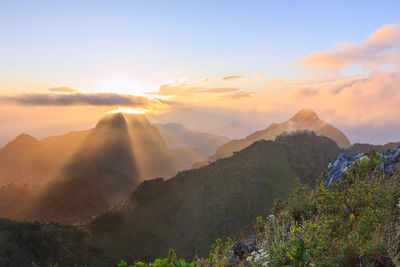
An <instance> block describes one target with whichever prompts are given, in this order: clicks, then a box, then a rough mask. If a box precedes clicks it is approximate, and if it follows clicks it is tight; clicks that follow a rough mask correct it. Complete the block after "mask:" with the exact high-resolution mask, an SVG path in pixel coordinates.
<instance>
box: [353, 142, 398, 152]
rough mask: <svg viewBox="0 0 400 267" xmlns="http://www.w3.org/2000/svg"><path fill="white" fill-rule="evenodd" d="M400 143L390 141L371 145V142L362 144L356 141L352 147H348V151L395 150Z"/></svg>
mask: <svg viewBox="0 0 400 267" xmlns="http://www.w3.org/2000/svg"><path fill="white" fill-rule="evenodd" d="M398 145H400V142H390V143H387V144H384V145H371V144H360V143H355V144H353V145H352V146H351V147H350V148H348V149H346V152H347V153H352V152H354V153H366V152H369V151H371V150H372V151H382V150H386V149H390V150H393V149H394V148H395V147H396V146H398Z"/></svg>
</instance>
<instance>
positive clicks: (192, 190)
mask: <svg viewBox="0 0 400 267" xmlns="http://www.w3.org/2000/svg"><path fill="white" fill-rule="evenodd" d="M339 152H340V149H339V148H338V147H337V145H336V143H335V142H333V141H332V140H330V139H328V138H326V137H321V136H316V135H315V134H313V133H310V132H307V133H298V134H296V135H290V136H284V137H282V138H278V139H277V140H276V141H275V142H273V141H265V140H263V141H258V142H256V143H254V144H253V145H251V146H249V147H248V148H246V149H244V150H242V151H240V152H238V153H236V154H235V155H234V156H232V157H229V158H226V159H222V160H218V161H217V162H214V163H212V164H210V165H208V166H205V167H202V168H199V169H194V170H189V171H184V172H180V173H179V174H178V175H176V176H175V177H173V178H171V179H169V180H163V179H154V180H150V181H145V182H143V183H142V184H140V185H139V187H138V188H137V190H136V191H135V192H134V193H133V195H132V196H131V198H129V199H128V200H126V201H124V202H121V203H120V204H119V205H117V206H114V207H113V208H111V209H109V210H107V211H106V212H104V213H103V214H101V215H99V216H96V217H94V218H93V219H91V220H89V221H88V222H87V223H86V224H85V227H87V228H88V229H89V230H90V232H91V233H92V240H93V242H95V243H96V244H99V245H101V246H102V247H103V248H104V251H105V254H106V256H107V257H109V258H110V262H114V263H115V262H118V261H119V260H120V259H134V260H142V261H145V262H151V261H153V260H154V259H155V258H157V257H159V256H160V255H166V254H167V253H168V249H169V248H173V249H175V251H176V252H177V254H178V255H181V256H182V257H184V258H185V259H193V257H194V256H195V255H198V256H200V257H206V256H207V253H208V251H209V249H210V246H211V244H212V243H213V242H214V241H215V240H216V239H217V238H222V239H226V238H227V237H228V236H231V237H233V238H235V239H239V238H240V237H242V236H246V235H248V233H249V231H250V230H251V225H252V222H253V221H254V220H255V218H256V217H257V215H259V214H266V213H267V212H268V211H269V210H270V208H271V207H272V206H273V204H274V200H275V199H277V198H282V199H287V197H288V196H289V195H290V193H291V192H292V190H293V189H294V188H295V185H296V178H299V179H300V181H301V182H303V183H306V184H315V177H317V176H318V175H319V174H320V173H321V172H322V171H323V170H324V169H325V168H326V166H327V165H328V162H329V160H332V159H334V158H335V157H336V156H337V155H338V154H339Z"/></svg>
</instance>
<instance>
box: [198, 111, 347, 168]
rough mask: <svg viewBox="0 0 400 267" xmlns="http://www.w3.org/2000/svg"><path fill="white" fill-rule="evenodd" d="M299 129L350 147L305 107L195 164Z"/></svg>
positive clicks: (341, 137) (336, 131) (227, 145)
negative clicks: (285, 119)
mask: <svg viewBox="0 0 400 267" xmlns="http://www.w3.org/2000/svg"><path fill="white" fill-rule="evenodd" d="M298 130H308V131H314V132H315V133H316V134H317V135H321V136H326V137H328V138H330V139H332V140H334V141H335V142H336V143H337V144H338V146H339V147H341V148H347V147H350V145H351V144H350V141H349V140H348V139H347V137H346V136H345V135H344V134H343V133H342V132H341V131H340V130H338V129H337V128H335V127H333V126H332V125H330V124H328V123H326V122H324V121H322V120H320V119H319V118H318V115H317V114H316V113H315V112H314V111H313V110H311V109H303V110H301V111H299V112H298V113H296V114H295V115H294V116H293V117H291V118H290V119H289V120H287V121H285V122H282V123H273V124H271V125H270V126H269V127H268V128H266V129H264V130H261V131H257V132H254V133H252V134H250V135H249V136H247V137H246V138H243V139H236V140H232V141H230V142H228V143H226V144H224V145H222V146H221V147H219V148H218V149H217V152H216V153H215V154H214V155H213V156H211V157H209V158H208V160H207V161H205V162H199V163H197V164H195V165H194V166H195V167H199V166H204V165H206V164H207V163H208V162H213V161H215V160H217V159H221V158H224V157H229V156H230V155H232V153H233V152H235V151H239V150H241V149H243V148H245V147H247V146H249V145H251V144H252V143H254V142H255V141H258V140H274V139H275V138H276V137H277V136H278V135H280V134H282V133H284V132H288V133H289V132H293V131H298Z"/></svg>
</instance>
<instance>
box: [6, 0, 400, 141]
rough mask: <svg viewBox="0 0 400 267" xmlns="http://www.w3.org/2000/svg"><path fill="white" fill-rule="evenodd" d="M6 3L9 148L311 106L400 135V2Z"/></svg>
mask: <svg viewBox="0 0 400 267" xmlns="http://www.w3.org/2000/svg"><path fill="white" fill-rule="evenodd" d="M348 2H349V1H331V2H330V3H328V2H327V1H275V2H272V1H18V0H17V1H7V0H0V36H1V39H0V40H1V42H0V125H1V126H0V146H2V145H4V144H5V143H7V142H9V141H10V140H12V139H13V138H14V137H15V136H17V135H18V134H20V133H29V134H32V135H34V136H35V137H38V138H42V137H45V136H49V135H54V134H61V133H64V132H68V131H70V130H79V129H86V128H89V127H93V125H95V123H96V122H97V120H98V119H99V118H101V117H102V116H104V114H106V113H107V112H109V111H113V110H122V111H126V110H129V109H133V111H135V112H139V113H143V112H144V113H146V114H148V117H149V118H150V119H151V121H153V122H171V121H173V122H178V123H182V124H185V125H187V126H188V127H190V128H194V129H198V130H204V131H212V130H213V129H216V128H219V127H221V126H223V125H225V124H228V123H231V122H234V121H236V122H239V123H241V124H243V125H245V126H246V127H248V129H249V132H251V131H253V130H259V129H263V128H265V127H267V126H268V124H269V123H271V122H280V121H283V120H286V119H287V118H288V117H289V116H291V115H293V114H294V113H295V112H297V111H298V110H299V109H301V108H303V107H309V108H313V109H314V110H315V111H316V112H317V113H318V114H319V115H320V117H321V119H323V120H325V121H327V122H329V123H331V124H333V125H335V126H336V127H338V128H339V129H341V130H342V131H343V132H344V133H345V134H346V135H347V136H348V137H349V139H350V141H351V142H370V143H385V142H390V141H400V73H399V68H400V15H399V10H400V2H399V1H352V3H348Z"/></svg>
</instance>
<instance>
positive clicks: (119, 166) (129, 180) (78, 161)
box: [60, 113, 139, 203]
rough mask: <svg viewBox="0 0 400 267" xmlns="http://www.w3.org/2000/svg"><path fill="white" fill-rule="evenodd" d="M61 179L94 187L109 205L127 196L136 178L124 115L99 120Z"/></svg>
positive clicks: (136, 181)
mask: <svg viewBox="0 0 400 267" xmlns="http://www.w3.org/2000/svg"><path fill="white" fill-rule="evenodd" d="M60 176H61V177H60V179H82V180H85V181H87V182H88V183H90V184H93V185H95V186H96V187H98V189H99V191H100V192H101V193H102V194H103V196H104V197H105V198H106V199H107V201H109V203H116V202H118V201H119V200H121V199H123V198H124V197H126V196H127V195H129V194H130V192H132V191H133V189H134V188H135V186H136V185H137V184H138V183H139V175H138V171H137V167H136V166H135V165H134V158H133V154H132V151H131V140H130V136H129V132H128V127H127V123H126V120H125V118H124V116H123V115H122V114H120V113H118V114H115V115H109V116H106V117H104V118H102V119H101V120H100V121H99V122H98V123H97V125H96V127H95V128H94V129H93V130H91V131H90V133H89V135H88V136H87V138H86V139H85V140H84V142H83V143H82V145H81V146H80V148H79V149H78V151H77V152H76V153H75V154H74V155H73V157H72V158H71V161H70V162H69V163H68V164H67V165H66V166H65V167H64V169H63V171H62V173H61V175H60Z"/></svg>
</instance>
